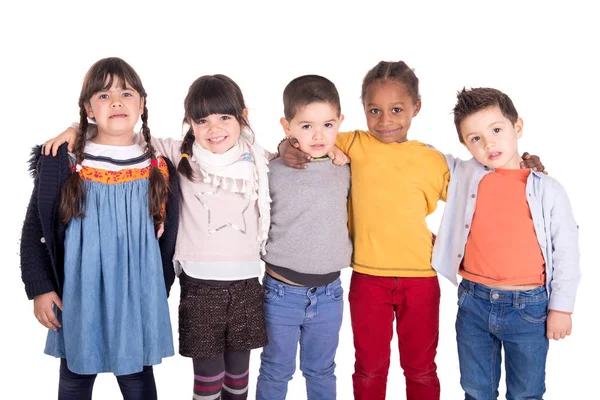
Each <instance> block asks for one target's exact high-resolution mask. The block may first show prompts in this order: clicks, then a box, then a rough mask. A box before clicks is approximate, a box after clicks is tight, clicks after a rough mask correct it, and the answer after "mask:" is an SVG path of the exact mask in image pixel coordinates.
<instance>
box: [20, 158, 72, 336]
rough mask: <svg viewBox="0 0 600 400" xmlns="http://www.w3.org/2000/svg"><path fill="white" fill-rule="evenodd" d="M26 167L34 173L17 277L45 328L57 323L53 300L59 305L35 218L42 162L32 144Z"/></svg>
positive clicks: (38, 221) (42, 238)
mask: <svg viewBox="0 0 600 400" xmlns="http://www.w3.org/2000/svg"><path fill="white" fill-rule="evenodd" d="M29 162H30V170H31V172H32V173H33V174H35V180H34V184H33V191H32V193H31V198H30V200H29V205H28V206H27V212H26V214H25V221H24V222H23V229H22V231H21V250H20V256H21V278H22V280H23V283H25V291H26V292H27V297H29V299H33V309H34V315H35V317H36V318H37V319H38V321H39V322H40V323H41V324H42V325H44V326H45V327H47V328H48V329H53V330H56V329H57V327H60V323H59V322H58V319H57V318H56V314H55V313H54V310H53V309H52V305H53V304H56V305H57V306H58V307H59V308H61V309H62V303H61V300H60V297H58V295H57V294H56V291H55V290H56V289H55V287H54V283H53V279H52V271H51V268H52V267H51V266H52V261H51V260H50V254H49V253H48V249H47V248H46V244H45V238H44V234H43V230H42V224H41V221H40V218H39V208H38V196H37V193H38V192H39V190H40V188H39V175H38V171H39V170H40V168H41V165H42V162H43V160H42V158H41V149H39V148H36V149H35V150H34V151H33V152H32V157H31V159H30V161H29Z"/></svg>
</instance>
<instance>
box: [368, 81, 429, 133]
mask: <svg viewBox="0 0 600 400" xmlns="http://www.w3.org/2000/svg"><path fill="white" fill-rule="evenodd" d="M364 108H365V115H366V117H367V126H368V127H369V131H370V132H371V133H372V134H373V135H374V136H375V137H376V138H377V139H379V140H380V141H382V142H383V143H393V142H397V143H402V142H406V140H407V139H406V136H407V134H408V129H409V128H410V124H411V121H412V119H413V117H415V116H416V115H417V114H418V113H419V110H420V109H421V100H418V101H417V102H416V103H415V101H414V100H413V98H412V96H411V95H410V92H409V91H408V88H407V87H406V85H405V84H403V83H401V82H398V81H395V80H384V81H376V82H373V83H372V84H371V85H370V86H369V87H368V89H367V93H366V96H365V99H364Z"/></svg>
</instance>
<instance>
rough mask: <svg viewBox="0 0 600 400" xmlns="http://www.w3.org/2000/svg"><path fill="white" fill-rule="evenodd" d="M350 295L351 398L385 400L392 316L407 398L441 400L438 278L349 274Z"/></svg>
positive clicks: (413, 399) (410, 399) (409, 399)
mask: <svg viewBox="0 0 600 400" xmlns="http://www.w3.org/2000/svg"><path fill="white" fill-rule="evenodd" d="M348 297H349V301H350V316H351V318H352V331H353V333H354V349H355V351H356V362H355V364H354V374H353V375H352V381H353V385H354V398H355V399H356V400H385V390H386V383H387V375H388V369H389V366H390V342H391V340H392V336H393V332H392V328H393V323H394V316H395V317H396V332H397V334H398V349H399V351H400V366H401V367H402V369H403V370H404V376H405V378H406V397H407V399H408V400H439V398H440V382H439V380H438V377H437V373H436V365H435V354H436V349H437V344H438V328H439V312H440V285H439V282H438V278H437V276H433V277H427V278H389V277H380V276H371V275H365V274H360V273H358V272H353V273H352V280H351V283H350V292H349V295H348Z"/></svg>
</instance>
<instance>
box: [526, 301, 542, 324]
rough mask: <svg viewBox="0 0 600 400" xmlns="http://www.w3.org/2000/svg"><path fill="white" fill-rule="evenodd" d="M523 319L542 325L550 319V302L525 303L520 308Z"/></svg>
mask: <svg viewBox="0 0 600 400" xmlns="http://www.w3.org/2000/svg"><path fill="white" fill-rule="evenodd" d="M519 314H520V315H521V317H522V318H523V319H524V320H525V321H527V322H530V323H532V324H541V323H543V322H545V321H546V318H547V317H548V301H547V300H545V301H540V302H535V303H525V304H523V305H521V307H519Z"/></svg>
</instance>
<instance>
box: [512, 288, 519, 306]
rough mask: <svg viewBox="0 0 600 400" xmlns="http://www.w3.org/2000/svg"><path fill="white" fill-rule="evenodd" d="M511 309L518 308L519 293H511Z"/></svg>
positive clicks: (516, 291) (515, 291)
mask: <svg viewBox="0 0 600 400" xmlns="http://www.w3.org/2000/svg"><path fill="white" fill-rule="evenodd" d="M513 308H519V291H518V290H514V291H513Z"/></svg>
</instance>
